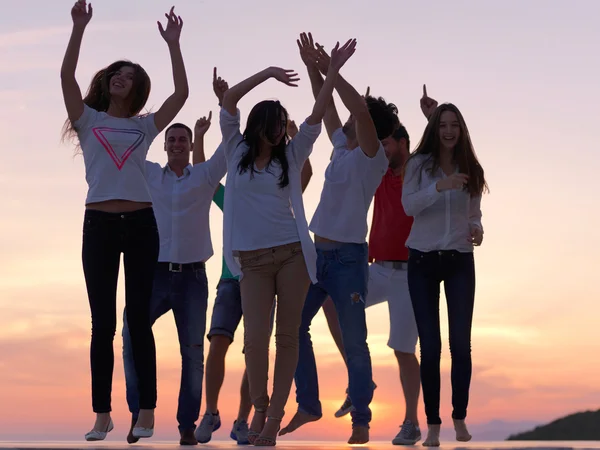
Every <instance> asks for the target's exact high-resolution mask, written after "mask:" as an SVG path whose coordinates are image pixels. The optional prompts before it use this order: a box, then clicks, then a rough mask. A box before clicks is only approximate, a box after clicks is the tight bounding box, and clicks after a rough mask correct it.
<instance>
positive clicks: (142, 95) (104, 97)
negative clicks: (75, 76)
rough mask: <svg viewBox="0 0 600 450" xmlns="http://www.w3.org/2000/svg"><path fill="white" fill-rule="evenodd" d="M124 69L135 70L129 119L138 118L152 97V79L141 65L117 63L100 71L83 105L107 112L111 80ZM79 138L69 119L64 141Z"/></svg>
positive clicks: (65, 128) (93, 80) (63, 135)
mask: <svg viewBox="0 0 600 450" xmlns="http://www.w3.org/2000/svg"><path fill="white" fill-rule="evenodd" d="M123 67H131V68H132V69H133V83H132V87H131V92H130V93H129V96H128V98H127V100H129V102H128V105H127V106H128V111H127V113H128V114H129V117H134V116H137V115H138V114H139V113H140V111H141V110H142V108H144V106H146V102H147V101H148V97H149V96H150V86H151V84H150V77H149V76H148V74H147V73H146V71H145V70H144V68H143V67H142V66H140V65H139V64H135V63H132V62H131V61H126V60H122V61H116V62H114V63H112V64H111V65H109V66H108V67H105V68H104V69H101V70H99V71H98V72H97V73H96V75H94V77H93V78H92V82H91V83H90V86H89V87H88V90H87V93H86V94H85V97H84V99H83V103H85V104H86V105H88V106H89V107H90V108H92V109H95V110H96V111H101V112H105V111H107V110H108V107H109V106H110V80H111V78H112V77H113V76H114V74H115V73H117V72H118V71H119V70H121V69H122V68H123ZM76 136H77V130H76V129H75V127H74V126H73V123H72V122H71V121H70V120H69V119H67V120H66V121H65V124H64V125H63V130H62V138H63V141H64V140H74V138H75V137H76Z"/></svg>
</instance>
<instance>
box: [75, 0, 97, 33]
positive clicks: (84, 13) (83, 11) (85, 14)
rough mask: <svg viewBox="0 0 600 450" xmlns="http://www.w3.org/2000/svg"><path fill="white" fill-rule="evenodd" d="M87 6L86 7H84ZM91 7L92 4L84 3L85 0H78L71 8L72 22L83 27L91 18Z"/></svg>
mask: <svg viewBox="0 0 600 450" xmlns="http://www.w3.org/2000/svg"><path fill="white" fill-rule="evenodd" d="M86 6H87V7H86ZM92 14H93V9H92V4H91V3H90V4H89V5H86V2H85V0H78V1H77V2H75V5H73V8H71V18H72V19H73V24H74V25H77V26H80V27H85V26H86V25H87V24H88V23H90V20H91V19H92Z"/></svg>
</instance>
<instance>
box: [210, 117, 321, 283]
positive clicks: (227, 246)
mask: <svg viewBox="0 0 600 450" xmlns="http://www.w3.org/2000/svg"><path fill="white" fill-rule="evenodd" d="M220 124H221V133H222V135H223V150H224V152H225V159H226V160H227V169H228V171H227V178H226V180H227V183H226V186H227V187H226V189H225V202H224V203H225V204H224V208H223V256H224V257H225V261H226V263H227V266H228V267H229V270H231V273H232V274H233V275H234V276H239V277H240V279H241V277H242V271H241V267H240V263H239V260H238V258H236V257H234V255H233V251H234V250H237V249H234V248H233V245H234V237H233V232H234V228H235V227H234V221H241V222H242V223H243V224H244V227H245V232H244V235H243V236H237V237H236V238H235V241H236V244H237V245H240V246H242V247H243V248H247V247H246V244H247V243H250V242H252V239H253V238H255V237H256V236H263V235H264V231H265V230H260V229H257V226H260V225H259V222H254V221H253V219H252V217H248V216H242V215H241V214H240V211H236V208H235V205H236V201H235V200H236V197H237V196H239V195H240V192H239V190H240V189H241V188H244V189H248V188H250V187H251V185H250V184H249V183H243V182H240V179H242V178H243V177H245V176H247V175H246V174H240V173H239V169H238V165H239V163H240V159H241V158H242V157H243V156H244V154H245V153H246V152H247V151H248V144H246V143H245V142H244V139H243V137H242V134H241V132H240V112H239V110H238V111H237V113H236V115H235V116H232V115H231V114H229V113H228V112H227V111H226V110H225V109H221V114H220ZM320 133H321V123H320V122H319V123H318V124H316V125H308V124H307V123H306V122H304V123H303V124H302V125H300V128H299V131H298V134H296V136H294V138H293V139H292V140H291V141H290V142H289V143H288V145H287V147H286V149H285V151H286V155H287V159H288V162H289V170H288V176H289V180H290V183H289V202H290V204H291V207H292V210H293V213H294V221H295V224H296V230H297V233H298V238H299V241H300V243H301V244H302V253H303V255H304V261H305V263H306V268H307V270H308V274H309V276H310V279H311V281H312V282H313V283H316V282H317V273H316V272H317V252H316V250H315V245H314V244H313V241H312V239H311V238H310V233H309V232H308V223H307V222H306V217H305V215H304V203H303V201H302V184H301V177H300V172H301V171H302V167H303V166H304V163H305V162H306V160H307V159H308V157H309V156H310V154H311V152H312V149H313V145H314V143H315V141H316V140H317V138H318V137H319V134H320ZM260 175H264V174H260ZM260 175H259V174H257V175H256V176H257V177H258V176H260ZM252 184H253V186H252V187H253V188H254V189H260V188H261V186H263V187H264V185H262V184H261V183H254V182H253V183H252ZM271 187H273V188H277V189H279V188H278V187H277V186H276V185H275V184H274V183H273V184H272V185H271ZM247 198H248V199H249V200H251V201H252V200H254V203H253V204H252V207H253V208H254V209H255V210H260V212H261V213H262V214H268V213H269V212H273V209H272V208H273V206H274V205H273V204H270V203H269V195H263V196H262V200H261V201H260V202H259V201H258V199H257V198H256V197H247ZM278 200H279V199H278ZM278 200H277V203H278ZM271 219H272V218H271ZM271 223H275V222H274V221H272V220H271ZM268 231H269V232H271V233H272V237H273V239H274V240H273V241H272V242H271V243H265V242H262V238H261V242H262V244H261V245H268V246H277V245H281V242H279V240H278V239H279V237H280V236H278V235H277V234H276V233H277V230H268ZM240 238H241V239H240Z"/></svg>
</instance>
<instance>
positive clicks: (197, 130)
mask: <svg viewBox="0 0 600 450" xmlns="http://www.w3.org/2000/svg"><path fill="white" fill-rule="evenodd" d="M211 119H212V111H210V112H209V113H208V117H201V118H200V119H198V120H197V121H196V125H195V126H194V149H193V151H192V164H193V165H196V164H200V163H203V162H204V161H206V155H205V154H204V136H205V135H206V132H207V131H208V129H209V128H210V120H211Z"/></svg>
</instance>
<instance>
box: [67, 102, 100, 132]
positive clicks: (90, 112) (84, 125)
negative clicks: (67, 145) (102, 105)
mask: <svg viewBox="0 0 600 450" xmlns="http://www.w3.org/2000/svg"><path fill="white" fill-rule="evenodd" d="M97 118H98V111H96V110H95V109H94V108H90V107H89V106H88V105H86V104H85V103H84V104H83V113H82V114H81V116H80V117H79V119H77V120H76V121H75V122H73V128H75V131H77V133H78V134H79V133H82V132H83V131H85V130H88V129H90V128H91V127H92V125H94V122H95V121H96V120H97Z"/></svg>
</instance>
